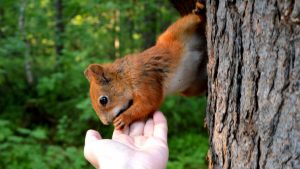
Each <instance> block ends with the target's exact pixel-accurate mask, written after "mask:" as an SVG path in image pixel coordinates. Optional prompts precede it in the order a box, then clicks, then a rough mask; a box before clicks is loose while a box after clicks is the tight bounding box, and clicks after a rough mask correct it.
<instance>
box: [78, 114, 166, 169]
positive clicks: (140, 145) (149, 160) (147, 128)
mask: <svg viewBox="0 0 300 169" xmlns="http://www.w3.org/2000/svg"><path fill="white" fill-rule="evenodd" d="M167 130H168V128H167V121H166V118H165V117H164V115H163V114H162V113H161V112H155V113H154V115H153V119H152V118H150V119H148V120H147V121H146V122H143V121H138V122H134V123H133V124H131V125H130V126H129V128H125V129H123V130H114V133H113V136H112V139H102V138H101V135H100V134H99V133H98V132H97V131H94V130H88V131H87V133H86V137H85V146H84V156H85V158H86V159H87V160H88V161H89V162H90V163H91V164H92V165H93V166H94V167H96V168H97V169H99V168H101V169H125V168H126V169H127V168H130V169H145V168H147V169H165V168H166V164H167V161H168V155H169V150H168V145H167Z"/></svg>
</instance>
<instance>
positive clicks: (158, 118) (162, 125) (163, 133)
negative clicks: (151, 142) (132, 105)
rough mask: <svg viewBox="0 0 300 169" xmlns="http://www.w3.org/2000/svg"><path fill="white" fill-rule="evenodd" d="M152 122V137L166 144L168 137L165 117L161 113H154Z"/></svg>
mask: <svg viewBox="0 0 300 169" xmlns="http://www.w3.org/2000/svg"><path fill="white" fill-rule="evenodd" d="M153 122H154V130H153V136H154V137H158V138H160V139H162V140H163V141H165V142H167V137H168V125H167V120H166V118H165V116H164V115H163V114H162V112H159V111H157V112H155V113H154V115H153Z"/></svg>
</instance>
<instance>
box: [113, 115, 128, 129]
mask: <svg viewBox="0 0 300 169" xmlns="http://www.w3.org/2000/svg"><path fill="white" fill-rule="evenodd" d="M113 124H114V126H115V129H117V130H122V129H123V128H124V127H125V126H127V125H129V124H130V119H129V118H127V116H126V115H125V114H121V115H120V116H118V117H116V118H115V119H114V121H113Z"/></svg>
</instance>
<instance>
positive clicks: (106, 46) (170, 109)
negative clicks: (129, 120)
mask: <svg viewBox="0 0 300 169" xmlns="http://www.w3.org/2000/svg"><path fill="white" fill-rule="evenodd" d="M178 17H179V14H178V13H177V12H176V11H175V10H174V9H173V7H172V6H171V4H170V3H169V2H168V1H167V0H127V1H122V0H85V1H83V0H0V95H1V97H0V168H1V169H4V168H5V169H40V168H49V169H56V168H74V169H82V168H92V167H91V166H90V165H89V164H88V163H87V162H86V161H85V159H84V157H83V144H84V136H85V132H86V131H87V130H88V129H90V128H92V129H96V130H98V131H100V132H101V133H102V135H103V136H104V137H105V138H110V137H111V132H112V127H111V126H103V125H102V124H101V123H100V121H99V120H98V118H97V116H96V114H95V113H94V111H93V109H92V107H91V104H90V100H89V96H88V87H89V86H88V81H87V80H86V79H85V77H84V75H83V71H84V69H85V68H86V67H87V65H88V64H90V63H100V62H108V61H111V60H114V59H115V58H119V57H122V56H124V55H125V54H128V53H136V52H138V51H141V50H143V49H145V48H148V47H150V46H151V45H153V44H154V43H155V39H156V38H157V36H158V35H159V34H160V33H161V32H163V30H165V29H166V28H167V26H168V25H170V24H171V23H172V22H173V21H175V20H176V19H177V18H178ZM205 107H206V98H205V97H195V98H184V97H180V96H172V97H169V98H167V100H166V101H165V103H164V105H163V106H162V107H161V110H162V111H163V112H164V113H165V115H166V116H167V119H168V125H169V147H170V157H169V163H168V168H170V169H183V168H185V169H193V168H206V160H205V157H206V153H207V150H208V136H207V131H206V129H204V127H203V126H204V125H203V121H204V117H205Z"/></svg>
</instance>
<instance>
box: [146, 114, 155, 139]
mask: <svg viewBox="0 0 300 169" xmlns="http://www.w3.org/2000/svg"><path fill="white" fill-rule="evenodd" d="M153 129H154V122H153V119H152V118H149V119H148V120H147V121H146V124H145V127H144V136H148V137H150V136H152V135H153Z"/></svg>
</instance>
